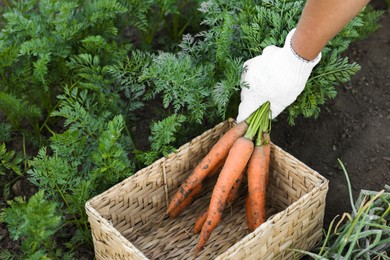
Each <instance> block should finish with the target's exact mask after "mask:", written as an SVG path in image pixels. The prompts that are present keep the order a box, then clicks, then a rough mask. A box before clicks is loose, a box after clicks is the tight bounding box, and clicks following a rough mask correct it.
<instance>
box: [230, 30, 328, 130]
mask: <svg viewBox="0 0 390 260" xmlns="http://www.w3.org/2000/svg"><path fill="white" fill-rule="evenodd" d="M294 32H295V29H293V30H291V31H290V32H289V34H288V35H287V37H286V40H285V43H284V47H283V48H279V47H276V46H274V45H272V46H268V47H266V48H265V49H264V50H263V54H262V55H260V56H257V57H254V58H253V59H250V60H248V61H246V62H245V63H244V69H245V71H244V73H243V74H242V77H241V80H242V81H245V82H246V83H247V85H248V86H249V88H248V87H244V88H242V90H241V103H240V105H239V108H238V117H237V122H238V123H239V122H241V121H244V120H245V119H247V118H248V117H249V116H250V115H251V114H252V113H253V112H254V111H256V109H257V108H259V107H260V106H261V105H262V104H263V103H265V102H266V101H270V105H271V112H272V118H275V117H277V116H278V115H279V114H280V113H281V112H282V111H283V110H284V109H285V108H286V107H287V106H289V105H290V104H291V103H293V102H294V101H295V100H296V99H297V97H298V95H299V94H300V93H301V92H302V91H303V89H304V88H305V85H306V82H307V80H308V78H309V76H310V73H311V71H312V69H313V68H314V66H315V65H317V64H318V62H319V61H320V60H321V53H320V54H319V55H318V56H317V57H316V58H315V59H314V60H312V61H307V60H305V59H303V58H301V57H300V56H299V55H298V54H297V53H295V51H294V50H293V48H292V46H291V38H292V36H293V34H294Z"/></svg>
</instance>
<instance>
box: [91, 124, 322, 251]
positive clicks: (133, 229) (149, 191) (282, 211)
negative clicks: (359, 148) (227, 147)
mask: <svg viewBox="0 0 390 260" xmlns="http://www.w3.org/2000/svg"><path fill="white" fill-rule="evenodd" d="M233 123H234V122H233V120H227V121H225V122H223V123H220V124H218V125H217V126H215V127H214V128H213V129H210V130H208V131H206V132H204V133H203V134H202V135H200V136H198V137H196V138H194V139H193V140H192V141H191V142H189V143H187V144H185V145H183V146H182V147H180V148H179V149H178V150H177V151H176V152H175V153H174V154H171V155H170V156H168V157H167V158H161V159H159V160H157V161H156V162H154V163H153V164H152V165H150V166H148V167H146V168H144V169H142V170H140V171H139V172H137V173H136V174H135V175H133V176H131V177H129V178H127V179H125V180H124V181H122V182H121V183H119V184H117V185H115V186H113V187H112V188H110V189H109V190H107V191H105V192H104V193H102V194H100V195H98V196H96V197H94V198H92V199H91V200H89V201H88V202H87V203H86V212H87V214H88V218H89V222H90V225H91V230H92V236H93V241H94V248H95V256H96V258H97V259H192V258H193V255H194V248H195V245H196V243H197V239H198V235H194V234H193V232H192V227H193V225H194V223H195V221H196V218H197V216H198V215H199V214H200V213H201V212H202V211H203V210H204V209H206V208H207V206H208V203H209V198H210V195H211V191H212V187H213V185H214V183H215V182H213V181H215V180H210V181H208V183H207V185H206V187H205V188H204V190H203V192H202V194H201V195H200V197H199V198H197V199H196V201H194V203H193V204H192V206H191V207H190V208H188V209H186V210H185V211H184V212H183V213H182V214H181V215H180V216H179V217H177V218H175V219H173V220H171V219H165V218H164V215H165V214H164V213H165V211H166V207H167V202H168V201H169V198H170V197H171V196H172V195H173V194H174V193H175V192H176V190H177V188H178V187H179V186H180V184H181V182H182V181H183V180H184V179H185V178H186V177H187V176H188V175H189V174H190V173H191V170H192V169H193V168H194V167H195V165H196V164H197V163H198V162H199V161H200V160H201V159H202V158H203V157H204V156H205V155H206V153H207V152H208V151H209V149H210V148H211V147H212V146H213V144H214V143H215V142H216V141H217V140H218V139H219V138H220V137H221V136H222V135H223V134H224V133H225V132H226V131H227V130H228V129H230V128H231V127H232V125H233ZM270 163H271V169H270V178H269V180H270V182H269V188H268V190H267V203H268V205H267V215H268V217H269V218H268V220H267V221H266V222H265V223H264V224H262V225H261V226H260V227H259V228H258V229H256V230H255V231H254V232H252V233H249V232H248V229H247V226H246V217H245V196H246V194H245V192H246V188H247V187H246V185H245V184H244V185H243V186H242V188H241V191H240V192H241V193H240V194H239V197H238V198H237V201H236V202H234V204H233V205H229V207H228V208H227V209H226V210H225V212H224V215H223V217H222V220H221V223H220V225H219V226H218V227H217V228H216V229H215V230H214V231H213V233H212V235H211V237H210V239H209V241H208V242H207V244H206V247H205V249H204V250H203V251H202V252H201V254H200V255H199V257H198V258H199V259H293V257H294V256H293V252H292V251H290V250H286V249H288V248H300V249H304V250H308V249H310V248H312V247H313V246H314V245H315V244H316V243H317V242H318V241H319V240H320V239H321V236H322V225H323V216H324V211H325V197H326V193H327V190H328V181H327V180H326V179H325V178H323V177H322V176H321V175H320V174H318V173H317V172H315V171H313V170H312V169H310V168H308V167H307V166H306V165H304V164H303V163H301V162H300V161H298V160H297V159H296V158H294V157H293V156H291V155H290V154H288V153H286V152H285V151H283V150H282V149H281V148H279V147H277V146H276V145H274V144H272V146H271V162H270Z"/></svg>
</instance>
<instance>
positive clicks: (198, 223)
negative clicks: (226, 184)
mask: <svg viewBox="0 0 390 260" xmlns="http://www.w3.org/2000/svg"><path fill="white" fill-rule="evenodd" d="M244 172H245V171H243V172H242V173H241V174H240V176H239V177H238V178H237V179H236V181H235V182H234V185H233V187H232V189H231V190H230V192H229V195H228V197H227V199H226V204H228V205H231V204H232V203H233V202H234V200H235V199H236V198H237V194H238V189H239V188H240V185H241V182H242V179H243V176H244ZM206 218H207V210H205V211H203V212H202V213H201V214H200V215H199V217H198V219H197V220H196V222H195V225H194V234H198V233H199V232H200V230H201V229H202V226H203V224H204V222H205V221H206Z"/></svg>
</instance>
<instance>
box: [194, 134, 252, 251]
mask: <svg viewBox="0 0 390 260" xmlns="http://www.w3.org/2000/svg"><path fill="white" fill-rule="evenodd" d="M253 148H254V144H253V142H252V140H249V139H247V138H245V137H240V138H238V139H237V141H236V142H235V143H234V145H233V146H232V148H231V149H230V152H229V154H228V156H227V158H226V162H225V165H224V166H223V168H222V171H221V172H220V174H219V177H218V180H217V183H216V184H215V187H214V189H213V193H212V195H211V200H210V205H209V209H208V213H207V218H206V221H205V223H204V224H203V226H202V230H201V232H200V236H199V240H198V244H197V245H196V248H195V256H196V255H197V254H198V253H199V252H200V250H202V249H203V247H204V246H205V244H206V243H207V240H208V239H209V238H210V235H211V232H212V231H213V230H214V229H215V228H216V227H217V225H218V224H219V222H220V219H221V215H222V212H223V210H224V208H225V204H226V201H227V198H228V196H229V193H230V191H231V189H232V187H233V185H234V183H235V181H236V179H237V178H239V176H240V175H241V174H242V172H243V170H244V169H245V167H246V165H247V163H248V161H249V159H250V157H251V154H252V151H253Z"/></svg>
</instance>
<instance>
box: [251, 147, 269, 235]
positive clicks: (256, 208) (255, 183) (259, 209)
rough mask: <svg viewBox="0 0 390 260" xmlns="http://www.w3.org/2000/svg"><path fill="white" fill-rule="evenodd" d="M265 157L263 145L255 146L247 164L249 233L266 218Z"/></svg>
mask: <svg viewBox="0 0 390 260" xmlns="http://www.w3.org/2000/svg"><path fill="white" fill-rule="evenodd" d="M266 171H267V165H266V155H265V152H264V146H263V145H256V146H255V148H254V150H253V153H252V156H251V158H250V160H249V163H248V170H247V173H248V198H247V203H246V204H247V208H246V215H247V222H248V228H249V230H250V231H253V230H255V229H256V228H257V227H258V226H260V225H261V224H262V223H263V222H264V221H265V218H266V215H265V195H266Z"/></svg>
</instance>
